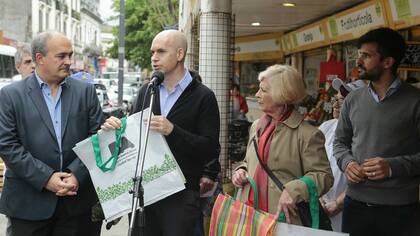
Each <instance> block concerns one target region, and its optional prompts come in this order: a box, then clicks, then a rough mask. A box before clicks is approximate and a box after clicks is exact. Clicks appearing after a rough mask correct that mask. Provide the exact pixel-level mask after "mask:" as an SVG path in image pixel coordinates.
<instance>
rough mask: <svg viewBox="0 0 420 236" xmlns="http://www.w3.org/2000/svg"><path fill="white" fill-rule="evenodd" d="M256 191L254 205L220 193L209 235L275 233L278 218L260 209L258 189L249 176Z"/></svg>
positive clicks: (260, 234)
mask: <svg viewBox="0 0 420 236" xmlns="http://www.w3.org/2000/svg"><path fill="white" fill-rule="evenodd" d="M248 180H249V183H250V184H251V187H252V188H253V190H254V191H253V192H254V207H251V206H248V205H246V204H244V203H242V202H240V201H237V200H236V196H237V194H238V190H236V191H235V195H234V196H233V197H231V196H229V195H227V194H219V195H218V196H217V199H216V201H215V203H214V206H213V211H212V214H211V220H210V231H209V236H266V235H268V236H269V235H273V232H274V230H275V226H276V222H277V220H276V218H275V216H274V215H272V214H269V213H267V212H263V211H259V210H257V209H258V191H257V187H256V184H255V182H254V180H253V179H252V178H248Z"/></svg>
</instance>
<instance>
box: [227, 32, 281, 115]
mask: <svg viewBox="0 0 420 236" xmlns="http://www.w3.org/2000/svg"><path fill="white" fill-rule="evenodd" d="M282 35H283V34H281V33H272V34H261V35H253V36H244V37H237V38H236V39H235V54H234V65H235V66H234V71H235V73H234V78H233V79H232V82H233V83H236V84H238V85H239V87H240V91H241V94H242V95H243V96H244V97H245V98H246V100H247V103H248V107H249V111H248V113H247V115H246V116H247V118H248V120H249V121H254V120H255V119H258V118H259V117H260V114H261V113H260V110H259V106H258V103H257V102H256V99H255V93H256V92H257V91H258V87H259V82H258V74H259V73H260V72H261V71H264V70H265V69H267V67H269V66H271V65H274V64H277V63H283V62H284V56H283V52H282V50H281V46H280V37H281V36H282Z"/></svg>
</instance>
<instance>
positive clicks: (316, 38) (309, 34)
mask: <svg viewBox="0 0 420 236" xmlns="http://www.w3.org/2000/svg"><path fill="white" fill-rule="evenodd" d="M296 38H297V45H298V47H301V46H306V45H310V44H314V43H318V42H322V41H324V40H325V35H324V33H323V32H322V27H321V25H316V26H314V27H311V28H309V29H306V30H303V31H301V32H297V33H296Z"/></svg>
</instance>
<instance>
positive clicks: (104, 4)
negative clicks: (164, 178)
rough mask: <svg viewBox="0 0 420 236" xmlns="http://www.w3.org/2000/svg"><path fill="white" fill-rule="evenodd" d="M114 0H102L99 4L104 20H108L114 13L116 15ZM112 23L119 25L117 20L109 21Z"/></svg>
mask: <svg viewBox="0 0 420 236" xmlns="http://www.w3.org/2000/svg"><path fill="white" fill-rule="evenodd" d="M113 1H114V0H100V2H99V4H100V6H99V13H100V14H101V18H102V20H104V21H105V22H106V21H107V18H108V17H110V16H113V15H116V13H115V12H114V11H113V10H112V2H113ZM108 23H109V24H111V25H117V24H118V20H117V21H113V22H108Z"/></svg>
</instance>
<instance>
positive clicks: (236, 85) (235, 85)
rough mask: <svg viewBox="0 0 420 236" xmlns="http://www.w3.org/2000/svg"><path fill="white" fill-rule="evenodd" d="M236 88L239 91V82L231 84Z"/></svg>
mask: <svg viewBox="0 0 420 236" xmlns="http://www.w3.org/2000/svg"><path fill="white" fill-rule="evenodd" d="M234 88H236V89H237V90H238V91H239V84H237V83H233V84H232V89H234Z"/></svg>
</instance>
